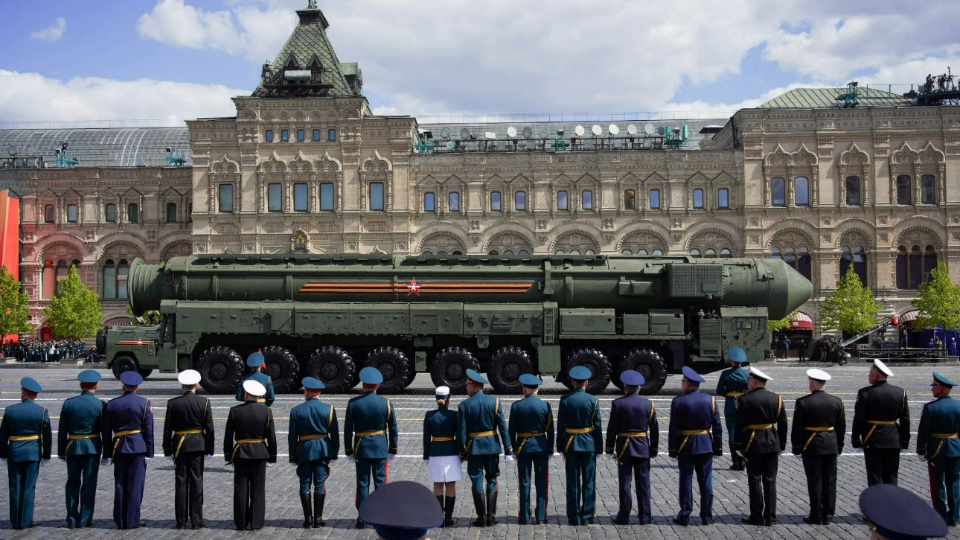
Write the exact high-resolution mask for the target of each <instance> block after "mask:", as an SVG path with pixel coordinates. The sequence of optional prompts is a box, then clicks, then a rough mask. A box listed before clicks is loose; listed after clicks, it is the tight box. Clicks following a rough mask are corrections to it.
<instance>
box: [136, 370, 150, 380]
mask: <svg viewBox="0 0 960 540" xmlns="http://www.w3.org/2000/svg"><path fill="white" fill-rule="evenodd" d="M137 372H139V373H140V376H141V377H143V378H144V379H146V378H147V377H149V376H150V375H152V374H153V370H152V369H138V370H137Z"/></svg>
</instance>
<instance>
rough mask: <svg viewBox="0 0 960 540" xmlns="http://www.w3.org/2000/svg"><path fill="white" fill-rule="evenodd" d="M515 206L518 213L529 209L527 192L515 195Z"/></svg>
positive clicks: (519, 192)
mask: <svg viewBox="0 0 960 540" xmlns="http://www.w3.org/2000/svg"><path fill="white" fill-rule="evenodd" d="M513 202H514V206H515V207H516V210H517V212H524V211H526V209H527V192H526V191H518V192H517V193H516V194H514V201H513Z"/></svg>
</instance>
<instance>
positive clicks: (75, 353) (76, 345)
mask: <svg viewBox="0 0 960 540" xmlns="http://www.w3.org/2000/svg"><path fill="white" fill-rule="evenodd" d="M3 354H4V356H6V357H7V358H16V359H17V362H59V361H60V360H76V359H80V358H82V359H84V360H85V361H86V362H94V361H96V351H95V350H94V349H93V348H90V349H87V344H86V343H84V342H83V341H81V340H67V339H54V340H47V341H39V340H20V341H17V342H12V341H8V342H6V343H4V344H3Z"/></svg>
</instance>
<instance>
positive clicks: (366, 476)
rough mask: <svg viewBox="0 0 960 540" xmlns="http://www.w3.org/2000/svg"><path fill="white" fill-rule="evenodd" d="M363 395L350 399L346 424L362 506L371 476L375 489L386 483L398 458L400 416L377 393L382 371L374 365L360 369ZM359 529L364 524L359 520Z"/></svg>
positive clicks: (347, 447)
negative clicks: (390, 470)
mask: <svg viewBox="0 0 960 540" xmlns="http://www.w3.org/2000/svg"><path fill="white" fill-rule="evenodd" d="M360 382H362V383H363V395H361V396H357V397H355V398H353V399H351V400H350V401H348V402H347V413H346V416H345V419H344V423H343V424H344V425H343V443H344V453H345V454H346V455H347V459H348V460H349V461H350V462H355V463H356V466H357V499H356V506H357V509H358V510H359V509H360V506H361V505H363V501H365V500H366V499H367V495H368V494H369V493H370V476H371V475H372V476H373V486H374V488H379V487H380V486H382V485H384V484H385V483H387V475H388V474H389V467H388V465H389V464H390V463H393V462H394V461H395V460H396V459H397V438H398V434H397V417H396V415H394V414H393V405H391V404H390V400H389V399H387V398H385V397H382V396H378V395H377V389H378V388H380V384H381V383H382V382H383V374H381V373H380V371H378V370H377V368H374V367H365V368H363V369H361V370H360ZM356 526H357V528H358V529H363V528H364V524H363V522H362V521H360V519H359V518H358V519H357V525H356Z"/></svg>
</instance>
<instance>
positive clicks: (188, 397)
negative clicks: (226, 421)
mask: <svg viewBox="0 0 960 540" xmlns="http://www.w3.org/2000/svg"><path fill="white" fill-rule="evenodd" d="M196 430H200V431H201V432H200V433H189V434H186V433H182V432H184V431H196ZM215 441H216V439H214V433H213V410H212V409H211V408H210V400H209V399H207V398H205V397H201V396H198V395H197V394H195V393H193V392H185V393H184V394H183V395H182V396H180V397H175V398H173V399H171V400H170V401H167V415H166V417H165V418H164V420H163V455H165V456H179V455H180V454H186V453H190V452H203V453H204V454H206V455H208V456H212V455H213V450H214V447H215V446H216V442H215Z"/></svg>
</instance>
